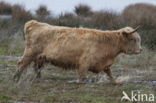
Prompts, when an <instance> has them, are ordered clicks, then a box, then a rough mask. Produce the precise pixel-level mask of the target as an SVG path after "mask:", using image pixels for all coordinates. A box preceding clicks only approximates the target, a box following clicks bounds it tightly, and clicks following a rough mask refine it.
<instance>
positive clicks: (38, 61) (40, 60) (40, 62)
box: [34, 56, 46, 78]
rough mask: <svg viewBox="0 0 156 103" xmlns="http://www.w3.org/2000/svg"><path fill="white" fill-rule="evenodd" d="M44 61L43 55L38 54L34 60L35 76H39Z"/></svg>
mask: <svg viewBox="0 0 156 103" xmlns="http://www.w3.org/2000/svg"><path fill="white" fill-rule="evenodd" d="M45 61H46V57H45V56H39V57H37V58H36V60H35V61H34V71H35V73H36V78H41V70H42V69H41V68H42V67H43V64H44V63H45Z"/></svg>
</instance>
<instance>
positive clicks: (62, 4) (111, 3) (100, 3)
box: [0, 0, 156, 15]
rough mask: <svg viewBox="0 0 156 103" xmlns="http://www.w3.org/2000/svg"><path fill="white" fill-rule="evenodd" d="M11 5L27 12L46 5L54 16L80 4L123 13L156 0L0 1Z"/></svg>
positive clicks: (71, 9)
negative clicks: (138, 4) (137, 4)
mask: <svg viewBox="0 0 156 103" xmlns="http://www.w3.org/2000/svg"><path fill="white" fill-rule="evenodd" d="M0 1H5V2H9V3H11V4H22V5H23V6H24V7H25V8H26V9H27V10H30V11H31V12H34V11H35V10H36V9H37V8H38V6H40V5H46V6H47V8H48V9H49V10H50V11H51V12H52V13H53V14H56V15H57V14H60V13H64V12H72V11H73V10H74V7H75V6H76V5H78V4H87V5H89V6H90V7H91V8H92V10H93V11H97V10H103V9H107V10H114V11H116V12H121V11H122V10H123V9H124V8H125V7H126V6H128V5H130V4H135V3H150V4H153V5H156V0H0Z"/></svg>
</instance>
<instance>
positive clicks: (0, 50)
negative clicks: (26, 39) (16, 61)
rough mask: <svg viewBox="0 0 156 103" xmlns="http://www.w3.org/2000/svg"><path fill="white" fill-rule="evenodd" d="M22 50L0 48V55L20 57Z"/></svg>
mask: <svg viewBox="0 0 156 103" xmlns="http://www.w3.org/2000/svg"><path fill="white" fill-rule="evenodd" d="M23 50H24V49H23V48H18V47H16V48H14V49H7V47H4V46H0V55H16V56H17V55H22V53H23Z"/></svg>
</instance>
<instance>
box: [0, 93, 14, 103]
mask: <svg viewBox="0 0 156 103" xmlns="http://www.w3.org/2000/svg"><path fill="white" fill-rule="evenodd" d="M10 100H12V98H11V97H9V96H6V95H2V96H1V95H0V103H1V102H2V103H3V102H4V103H7V102H9V101H10Z"/></svg>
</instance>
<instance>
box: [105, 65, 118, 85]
mask: <svg viewBox="0 0 156 103" xmlns="http://www.w3.org/2000/svg"><path fill="white" fill-rule="evenodd" d="M104 72H105V73H106V74H107V75H108V77H109V79H110V81H111V83H113V84H116V81H115V79H114V78H113V76H112V72H111V69H110V67H107V68H105V69H104Z"/></svg>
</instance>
